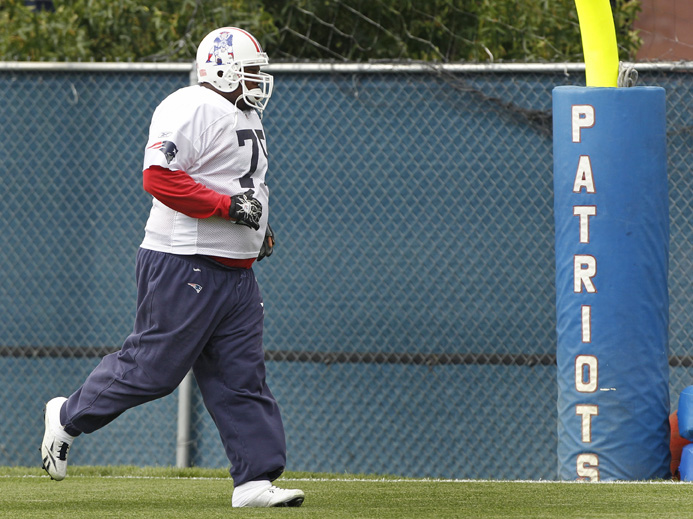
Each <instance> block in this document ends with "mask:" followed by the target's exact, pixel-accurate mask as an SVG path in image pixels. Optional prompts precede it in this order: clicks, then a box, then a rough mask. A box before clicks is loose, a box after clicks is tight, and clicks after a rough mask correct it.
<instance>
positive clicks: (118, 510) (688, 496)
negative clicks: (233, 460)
mask: <svg viewBox="0 0 693 519" xmlns="http://www.w3.org/2000/svg"><path fill="white" fill-rule="evenodd" d="M277 484H278V485H279V486H283V487H287V488H289V487H296V488H302V489H303V490H304V491H305V492H306V501H305V503H304V505H303V507H301V508H272V509H233V508H231V489H232V484H231V480H230V479H229V478H228V475H227V473H226V471H224V470H214V469H184V470H183V469H174V468H136V467H70V469H69V471H68V477H67V478H66V479H65V480H64V481H60V482H57V481H51V480H50V478H48V476H45V475H44V473H43V471H41V470H40V469H35V468H17V467H12V468H9V467H0V518H12V519H23V518H42V519H50V518H65V519H80V518H89V519H100V518H113V517H118V518H128V519H129V518H134V519H137V518H143V519H144V518H146V519H159V518H178V517H180V518H205V519H213V518H222V517H223V518H228V517H251V518H252V517H286V518H320V519H341V518H356V517H358V518H374V519H375V518H377V519H388V518H393V519H394V518H417V519H427V518H448V517H450V518H475V519H477V518H480V519H484V518H492V517H493V518H496V517H498V518H501V517H502V518H509V517H522V518H549V517H550V518H561V519H564V518H569V519H570V518H582V519H584V518H592V517H600V518H601V517H609V518H617V517H624V518H625V517H628V518H648V519H649V518H657V519H659V518H664V519H667V518H672V519H673V518H676V519H680V518H685V517H693V486H691V484H689V483H674V482H643V483H558V482H516V481H505V482H503V481H452V480H430V479H404V478H395V477H376V476H351V475H336V474H313V473H298V472H292V473H287V474H285V475H284V476H283V477H282V478H281V479H280V480H279V481H278V482H277Z"/></svg>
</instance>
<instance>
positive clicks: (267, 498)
mask: <svg viewBox="0 0 693 519" xmlns="http://www.w3.org/2000/svg"><path fill="white" fill-rule="evenodd" d="M305 497H306V496H305V494H304V493H303V490H299V489H296V488H294V489H292V488H278V487H275V486H274V485H272V486H270V487H269V488H263V489H261V490H260V491H259V492H258V493H257V494H256V495H254V496H252V497H250V498H249V499H248V500H247V501H245V503H243V504H234V505H233V506H234V507H236V508H238V507H248V508H270V507H274V506H291V507H297V506H301V505H302V504H303V500H304V499H305Z"/></svg>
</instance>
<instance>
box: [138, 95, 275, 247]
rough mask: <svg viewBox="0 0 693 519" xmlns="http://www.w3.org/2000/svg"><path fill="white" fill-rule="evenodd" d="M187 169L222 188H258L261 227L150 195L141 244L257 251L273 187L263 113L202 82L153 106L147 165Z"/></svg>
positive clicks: (199, 179)
mask: <svg viewBox="0 0 693 519" xmlns="http://www.w3.org/2000/svg"><path fill="white" fill-rule="evenodd" d="M151 166H160V167H163V168H167V169H170V170H173V171H175V170H182V171H185V172H186V173H187V174H188V175H190V176H191V177H192V178H193V179H194V180H195V181H196V182H199V183H200V184H203V185H205V186H207V187H209V188H210V189H213V190H214V191H217V192H219V193H221V194H224V195H229V196H233V195H236V194H239V193H242V192H245V191H247V190H248V189H253V190H254V194H253V196H254V197H255V198H257V199H258V200H259V201H260V203H261V204H262V218H261V220H260V229H259V230H257V231H255V230H253V229H251V228H250V227H246V226H244V225H238V224H235V223H234V222H233V221H231V220H225V219H224V218H221V217H218V216H213V217H211V218H202V219H198V218H191V217H189V216H186V215H184V214H182V213H180V212H177V211H174V210H173V209H171V208H169V207H167V206H166V205H164V204H163V203H161V202H160V201H159V200H157V199H156V198H154V199H153V204H152V210H151V212H150V214H149V220H147V225H146V227H145V236H144V241H143V242H142V247H143V248H145V249H152V250H156V251H161V252H170V253H173V254H204V255H208V256H221V257H225V258H237V259H247V258H256V257H257V255H258V253H259V251H260V247H261V246H262V242H263V240H264V237H265V229H266V227H267V218H268V213H269V208H268V202H269V189H268V188H267V186H266V185H265V173H266V172H267V146H266V142H265V134H264V130H263V128H262V122H261V121H260V117H259V116H258V114H257V113H256V112H255V111H254V110H250V111H241V110H239V109H238V108H236V107H235V106H234V105H233V104H232V103H230V102H229V101H228V100H226V99H225V98H223V97H222V96H221V95H219V94H218V93H216V92H213V91H211V90H209V89H207V88H204V87H202V86H190V87H185V88H181V89H180V90H177V91H176V92H174V93H173V94H171V95H169V96H168V97H167V98H166V99H164V100H163V101H162V102H161V104H160V105H159V106H158V107H157V108H156V110H155V111H154V115H153V116H152V122H151V125H150V128H149V140H148V141H147V145H146V147H145V152H144V164H143V169H147V168H149V167H151Z"/></svg>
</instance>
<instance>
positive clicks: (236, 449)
mask: <svg viewBox="0 0 693 519" xmlns="http://www.w3.org/2000/svg"><path fill="white" fill-rule="evenodd" d="M230 276H231V277H232V278H233V285H234V288H233V291H231V290H230V292H229V294H230V295H231V296H233V298H234V300H233V308H232V309H231V311H230V312H229V313H228V315H227V316H226V318H225V319H224V320H223V321H221V322H220V324H219V325H218V327H217V329H216V331H215V333H214V335H213V336H212V337H211V339H210V341H209V343H208V344H207V346H206V347H205V349H204V350H203V351H202V353H201V354H200V357H199V358H198V359H197V361H196V362H195V365H194V373H195V379H196V380H197V383H198V385H199V387H200V391H201V393H202V396H203V399H204V403H205V406H206V407H207V409H208V411H209V413H210V415H211V416H212V419H213V420H214V422H215V424H216V426H217V429H218V430H219V434H220V436H221V440H222V443H223V445H224V449H225V450H226V454H227V456H228V458H229V460H230V461H231V465H232V466H231V476H232V477H233V480H234V485H235V491H234V497H233V506H300V504H301V503H302V502H303V492H302V491H300V490H287V489H279V488H276V487H273V486H271V484H270V482H271V481H273V480H274V479H276V478H277V477H279V476H280V475H281V473H282V472H283V471H284V466H285V464H286V442H285V438H284V426H283V423H282V419H281V415H280V412H279V406H278V405H277V402H276V400H275V398H274V396H273V395H272V392H271V391H270V389H269V387H268V386H267V383H266V380H265V361H264V351H263V348H262V329H263V319H264V317H263V312H264V310H263V303H262V298H261V296H260V290H259V288H258V285H257V282H256V281H255V276H254V274H253V271H252V270H243V271H240V270H239V271H232V273H230Z"/></svg>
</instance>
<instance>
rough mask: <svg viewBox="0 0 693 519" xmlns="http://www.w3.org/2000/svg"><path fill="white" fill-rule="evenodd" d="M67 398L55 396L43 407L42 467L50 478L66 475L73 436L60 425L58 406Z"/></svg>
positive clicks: (62, 477) (58, 478)
mask: <svg viewBox="0 0 693 519" xmlns="http://www.w3.org/2000/svg"><path fill="white" fill-rule="evenodd" d="M66 400H67V398H65V397H62V396H60V397H57V398H54V399H52V400H49V401H48V403H47V404H46V407H45V409H44V422H45V427H46V429H45V432H44V433H43V442H42V443H41V459H42V461H43V468H44V470H45V471H46V472H48V475H49V476H50V477H51V479H55V480H56V481H60V480H62V479H65V476H66V475H67V453H68V451H69V450H70V445H72V440H74V436H70V435H69V434H67V433H66V432H65V430H64V429H63V426H62V425H60V408H61V407H62V406H63V404H64V403H65V401H66Z"/></svg>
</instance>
